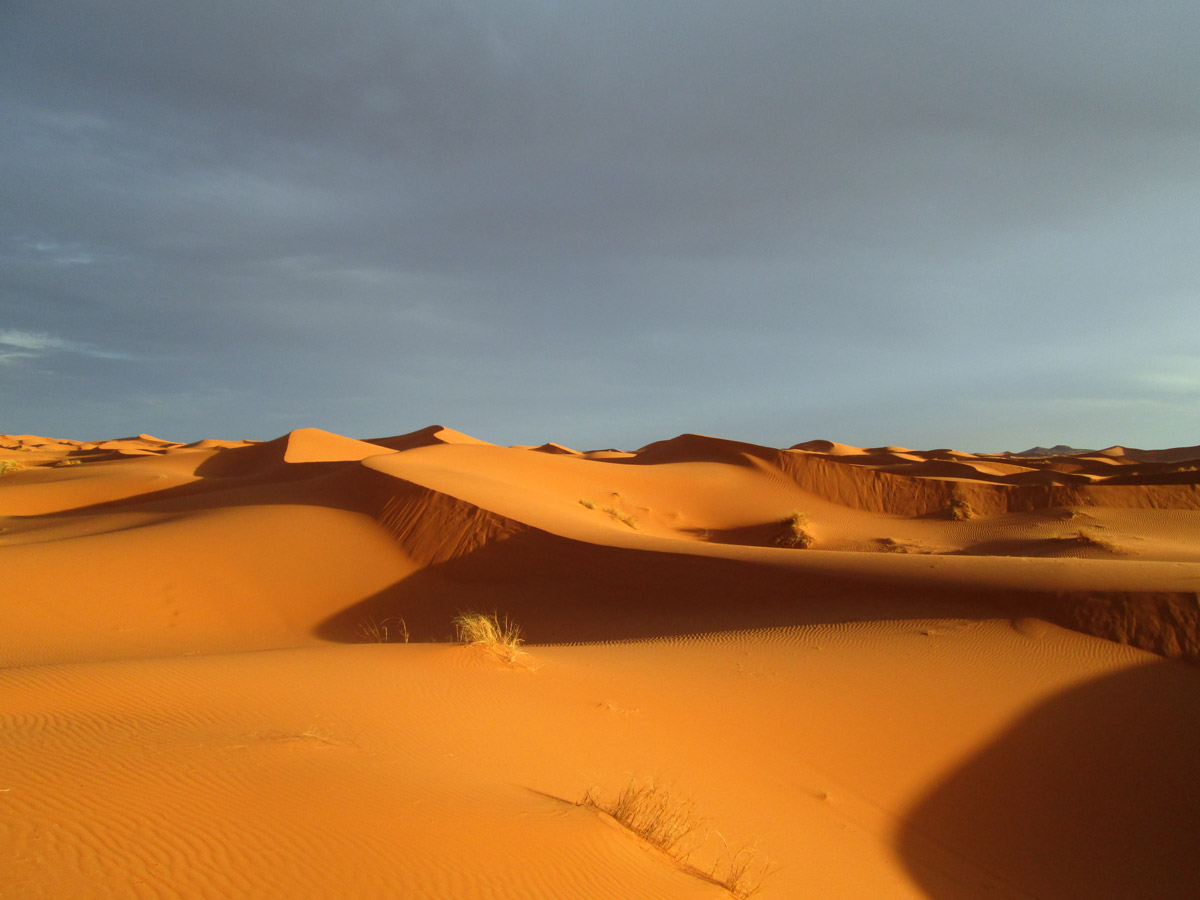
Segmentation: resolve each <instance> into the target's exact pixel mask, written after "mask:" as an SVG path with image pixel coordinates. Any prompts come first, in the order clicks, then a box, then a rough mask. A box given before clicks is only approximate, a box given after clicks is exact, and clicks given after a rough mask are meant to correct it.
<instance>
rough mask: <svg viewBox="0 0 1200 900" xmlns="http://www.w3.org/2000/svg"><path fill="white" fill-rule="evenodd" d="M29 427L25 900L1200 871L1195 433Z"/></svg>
mask: <svg viewBox="0 0 1200 900" xmlns="http://www.w3.org/2000/svg"><path fill="white" fill-rule="evenodd" d="M0 447H3V448H5V449H4V450H2V451H0V460H3V461H4V472H3V474H0V571H2V572H3V573H4V576H5V591H4V594H3V599H2V600H0V603H3V611H4V623H5V627H4V629H3V637H2V638H0V808H2V809H3V812H4V815H3V816H2V817H0V897H5V898H8V897H13V898H22V900H23V898H56V900H58V898H89V900H90V898H103V897H113V898H125V897H188V898H206V897H213V898H217V897H221V898H227V897H246V898H251V897H253V898H257V897H274V896H287V897H294V898H327V897H359V898H375V897H378V898H394V897H422V898H447V900H451V898H467V900H472V898H481V900H482V898H562V897H572V898H575V897H578V898H585V900H586V898H597V900H600V898H609V897H622V898H643V897H644V898H662V897H672V898H674V897H679V898H690V897H696V898H701V897H710V898H717V897H722V896H724V897H728V896H730V891H729V890H728V889H727V888H726V887H722V886H721V884H720V882H722V881H727V880H729V877H730V873H731V870H732V869H733V868H736V864H737V863H738V862H744V863H746V864H747V865H748V878H747V880H746V882H745V883H743V885H742V887H747V886H753V887H757V888H759V889H760V890H759V892H758V893H757V894H756V896H760V897H763V898H801V897H855V898H858V897H861V898H881V897H888V898H892V897H895V898H931V900H976V898H1045V900H1058V898H1075V897H1078V898H1088V900H1094V898H1112V900H1117V898H1121V900H1126V898H1130V897H1138V898H1185V897H1186V898H1190V897H1193V896H1194V895H1195V885H1196V884H1197V883H1200V861H1198V860H1197V858H1196V855H1195V853H1194V847H1195V842H1196V840H1197V838H1200V825H1198V824H1197V823H1198V822H1200V819H1198V818H1197V815H1198V813H1197V810H1200V775H1198V774H1196V766H1195V759H1196V757H1197V754H1198V751H1200V667H1198V665H1197V663H1200V601H1198V599H1197V592H1198V591H1200V471H1198V470H1200V463H1198V462H1197V459H1198V458H1200V452H1197V451H1198V448H1194V447H1193V448H1175V449H1173V450H1169V451H1132V450H1126V449H1125V448H1109V449H1108V450H1105V451H1100V452H1085V453H1082V454H1077V455H1066V456H1062V455H1060V456H1053V455H1051V456H1036V457H1034V456H1028V457H1023V456H1015V455H1012V454H1003V455H983V454H970V453H963V452H960V451H953V450H948V449H936V450H930V451H919V450H910V449H906V448H900V447H879V448H859V447H852V446H849V445H845V444H838V443H836V442H833V441H827V440H819V441H808V442H806V443H802V444H797V445H795V446H793V447H792V448H789V449H778V448H770V447H762V446H757V445H753V444H748V443H741V442H736V441H730V440H722V439H718V438H712V437H707V436H704V435H695V434H685V435H680V436H678V437H675V438H671V439H669V440H663V441H657V442H654V443H652V444H649V445H647V446H645V447H643V448H641V449H639V450H637V451H621V450H613V449H607V450H597V451H585V452H579V451H575V450H572V449H570V448H568V447H566V446H564V445H561V444H555V443H544V444H540V445H530V446H527V447H502V446H496V445H493V444H489V443H487V442H484V441H479V440H476V439H474V438H472V437H470V436H468V435H465V434H462V433H461V432H456V431H453V430H451V429H447V428H443V427H441V426H430V427H429V428H424V429H420V430H418V431H414V432H410V433H407V434H401V435H397V436H393V437H387V438H375V439H371V440H356V439H353V438H350V437H345V436H342V435H337V434H333V433H330V432H326V431H322V430H320V429H315V428H301V429H298V430H295V431H292V432H289V433H288V434H285V435H283V436H281V437H279V438H276V439H275V440H271V441H264V442H247V441H222V440H206V441H198V442H194V443H191V444H187V445H182V444H176V443H172V442H170V441H168V440H164V439H160V438H156V437H153V436H150V435H145V434H143V435H137V436H135V437H128V438H120V439H115V440H104V441H98V442H79V441H67V440H56V439H50V438H41V437H38V436H35V435H0ZM1117 451H1121V452H1117ZM800 547H806V548H807V549H798V548H800ZM469 609H476V610H483V611H496V612H498V613H500V614H502V615H506V616H510V617H512V618H513V619H514V620H515V621H517V622H518V623H519V624H520V625H521V626H522V627H523V629H524V632H525V636H526V638H527V640H528V641H529V642H530V643H529V644H528V645H527V646H526V650H527V654H526V655H523V656H521V657H519V658H518V660H517V663H516V664H515V665H507V664H506V663H505V662H504V661H503V660H501V659H500V658H498V657H497V656H495V655H493V654H490V653H488V652H487V650H486V649H484V648H480V647H472V646H463V645H461V644H460V643H458V642H456V641H455V640H454V630H453V626H452V619H453V617H454V616H455V615H456V614H457V613H460V612H462V611H464V610H469ZM381 641H385V643H382V644H381V643H380V642H381ZM651 778H656V779H659V783H660V784H669V785H671V787H672V789H673V790H674V792H675V795H676V796H677V797H679V798H690V799H691V800H692V801H693V802H694V810H695V814H696V815H697V816H698V817H700V818H699V819H698V820H697V821H698V823H699V827H698V828H697V829H696V831H695V832H693V834H692V835H691V836H690V837H689V838H688V839H687V840H686V841H685V843H684V845H683V847H682V849H681V851H680V852H679V853H677V854H675V855H674V856H673V855H671V854H667V853H664V852H662V850H660V849H657V848H655V847H653V846H650V845H648V844H647V843H646V842H645V841H643V840H642V839H640V838H638V837H636V836H635V835H634V834H633V833H631V832H630V831H629V830H628V829H627V828H625V827H624V826H622V825H621V824H620V823H618V822H617V821H616V820H615V819H613V818H612V817H610V816H609V815H607V814H605V813H604V812H603V811H601V810H599V809H596V808H594V807H592V806H588V805H581V804H580V801H581V800H582V799H583V797H584V794H585V792H588V791H589V790H591V791H593V793H594V796H597V797H605V796H607V797H615V796H616V795H617V794H618V793H619V792H620V790H621V789H622V788H623V787H625V786H626V785H628V784H629V783H630V782H631V779H633V782H634V783H645V781H644V780H645V779H651ZM739 849H742V850H743V851H744V852H742V853H741V854H740V855H739ZM681 855H685V856H686V861H685V860H683V859H681V858H680V856H681ZM743 893H744V891H743Z"/></svg>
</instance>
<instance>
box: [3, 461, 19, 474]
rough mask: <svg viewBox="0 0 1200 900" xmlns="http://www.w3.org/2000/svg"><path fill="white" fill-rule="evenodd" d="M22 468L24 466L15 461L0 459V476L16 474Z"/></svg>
mask: <svg viewBox="0 0 1200 900" xmlns="http://www.w3.org/2000/svg"><path fill="white" fill-rule="evenodd" d="M23 468H24V466H22V465H21V464H20V463H19V462H17V461H16V460H15V459H0V475H7V474H8V473H9V472H16V471H17V470H19V469H23Z"/></svg>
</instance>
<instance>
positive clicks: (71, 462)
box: [54, 457, 83, 469]
mask: <svg viewBox="0 0 1200 900" xmlns="http://www.w3.org/2000/svg"><path fill="white" fill-rule="evenodd" d="M82 462H83V460H82V459H72V458H71V457H63V458H62V459H60V460H59V461H58V462H56V463H55V464H54V468H56V469H61V468H62V467H63V466H78V465H80V464H81V463H82Z"/></svg>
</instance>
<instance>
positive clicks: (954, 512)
mask: <svg viewBox="0 0 1200 900" xmlns="http://www.w3.org/2000/svg"><path fill="white" fill-rule="evenodd" d="M974 515H975V510H974V509H972V508H971V504H970V503H968V502H967V501H966V500H964V499H963V498H962V497H955V498H954V499H953V500H951V501H950V518H952V519H954V520H955V521H956V522H963V521H965V520H967V519H970V518H972V517H973V516H974Z"/></svg>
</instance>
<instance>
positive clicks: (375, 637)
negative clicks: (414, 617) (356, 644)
mask: <svg viewBox="0 0 1200 900" xmlns="http://www.w3.org/2000/svg"><path fill="white" fill-rule="evenodd" d="M358 634H359V637H361V638H362V639H363V642H364V643H367V644H394V643H404V644H407V643H408V623H407V622H405V621H404V620H403V619H401V618H399V617H398V616H391V617H389V618H386V619H383V620H381V621H378V622H377V621H375V620H374V619H366V620H364V621H362V622H360V623H359V625H358Z"/></svg>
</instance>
